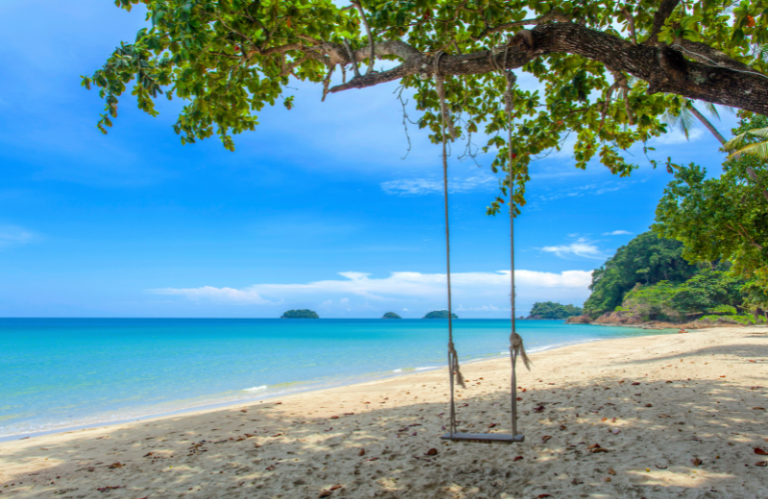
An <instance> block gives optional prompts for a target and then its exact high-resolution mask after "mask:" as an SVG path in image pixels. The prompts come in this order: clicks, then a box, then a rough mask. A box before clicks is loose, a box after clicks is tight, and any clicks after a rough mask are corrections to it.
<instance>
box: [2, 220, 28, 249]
mask: <svg viewBox="0 0 768 499" xmlns="http://www.w3.org/2000/svg"><path fill="white" fill-rule="evenodd" d="M35 239H36V236H35V234H34V233H32V232H31V231H28V230H26V229H23V228H21V227H16V226H14V225H0V248H4V247H7V246H12V245H16V244H27V243H30V242H32V241H34V240H35Z"/></svg>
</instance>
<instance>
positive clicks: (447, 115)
mask: <svg viewBox="0 0 768 499" xmlns="http://www.w3.org/2000/svg"><path fill="white" fill-rule="evenodd" d="M443 55H445V52H443V51H442V50H440V51H438V52H437V53H436V54H435V58H434V60H433V62H432V65H433V71H434V73H435V90H437V97H438V98H439V99H440V113H441V114H442V117H443V123H444V124H445V126H447V127H448V133H449V134H450V136H451V139H453V140H456V129H455V128H454V127H453V120H452V119H451V112H450V111H449V110H448V105H447V104H446V103H445V86H444V83H445V78H444V77H443V75H442V73H440V58H441V57H443Z"/></svg>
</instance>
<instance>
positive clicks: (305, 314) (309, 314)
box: [280, 309, 320, 319]
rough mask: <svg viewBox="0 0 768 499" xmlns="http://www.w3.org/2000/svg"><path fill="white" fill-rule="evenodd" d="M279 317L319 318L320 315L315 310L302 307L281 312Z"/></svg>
mask: <svg viewBox="0 0 768 499" xmlns="http://www.w3.org/2000/svg"><path fill="white" fill-rule="evenodd" d="M280 318H281V319H319V318H320V316H319V315H317V312H314V311H312V310H307V309H302V310H289V311H287V312H285V313H284V314H283V316H282V317H280Z"/></svg>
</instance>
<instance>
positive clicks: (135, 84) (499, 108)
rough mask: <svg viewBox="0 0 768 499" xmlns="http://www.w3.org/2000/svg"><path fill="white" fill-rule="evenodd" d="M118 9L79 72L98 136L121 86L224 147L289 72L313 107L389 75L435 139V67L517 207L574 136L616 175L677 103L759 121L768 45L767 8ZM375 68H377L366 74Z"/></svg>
mask: <svg viewBox="0 0 768 499" xmlns="http://www.w3.org/2000/svg"><path fill="white" fill-rule="evenodd" d="M115 3H116V4H117V5H118V6H120V7H122V8H124V9H127V10H130V9H131V8H132V7H133V6H135V5H137V4H143V5H144V7H145V8H146V12H147V24H148V25H147V27H146V28H144V29H141V30H140V31H139V32H138V33H137V35H136V38H135V40H134V41H132V42H129V43H125V42H123V43H120V45H119V46H118V47H117V48H116V50H115V51H114V53H113V54H112V55H111V56H110V57H109V58H108V59H107V61H106V64H105V65H104V66H103V67H102V68H101V69H99V70H97V71H96V72H95V73H94V74H93V75H92V76H88V77H83V85H84V86H86V87H88V88H90V87H91V85H95V86H96V87H98V89H99V93H100V95H101V97H102V98H103V99H104V101H105V105H106V106H105V112H104V114H102V116H101V119H100V121H99V123H98V127H99V128H100V129H101V130H102V131H103V132H105V133H106V129H107V128H108V127H111V126H112V124H113V123H112V120H113V119H114V118H116V117H117V113H118V102H119V99H120V98H121V96H122V95H123V94H124V93H125V92H126V91H128V90H130V92H131V94H132V95H134V96H135V98H136V100H137V102H138V106H139V108H140V109H142V110H144V111H146V112H148V113H150V114H151V115H153V116H154V115H156V114H157V110H156V106H155V101H156V99H158V98H160V96H161V95H163V94H164V95H165V96H166V97H167V98H169V99H171V98H173V97H178V98H181V99H183V100H184V102H185V106H184V108H183V110H182V111H181V113H180V115H179V117H178V121H177V122H176V124H175V125H174V129H175V131H176V133H178V134H179V135H181V141H182V143H191V142H196V141H197V140H201V139H205V138H208V137H210V136H212V135H214V134H217V135H218V136H219V137H220V139H221V140H222V142H223V143H224V146H225V147H226V148H228V149H230V150H233V149H234V141H233V139H232V136H233V135H236V134H239V133H242V132H245V131H249V130H254V128H255V127H256V125H257V124H258V113H259V112H260V111H261V110H262V109H263V108H264V106H266V105H275V104H276V103H278V102H280V101H282V103H283V104H284V105H285V107H286V108H288V109H290V108H291V107H292V106H293V105H294V103H293V97H292V95H290V90H289V89H290V87H289V85H290V82H291V79H292V78H294V79H297V80H302V81H308V82H313V83H317V84H318V86H319V87H321V88H322V90H320V89H319V90H318V98H320V97H321V96H322V98H323V99H324V98H325V97H326V95H327V94H328V93H336V92H341V91H344V90H347V89H352V88H365V87H369V86H373V85H377V84H381V83H386V82H389V81H400V83H401V85H402V86H403V87H404V88H405V89H407V91H408V93H410V94H412V95H413V99H414V100H415V103H416V107H417V109H418V110H419V111H420V113H421V114H420V116H419V117H418V126H419V127H421V128H428V129H430V130H431V131H432V135H431V138H432V140H434V141H439V140H441V136H440V116H441V113H440V112H439V108H440V106H439V99H438V95H437V92H436V89H435V78H434V77H435V76H436V74H438V73H439V74H440V75H445V76H446V77H447V79H446V82H445V88H446V95H447V100H448V108H449V111H450V116H447V118H448V120H449V122H450V125H451V126H449V128H453V127H454V126H455V130H456V136H457V137H459V138H461V139H464V140H467V144H468V147H469V150H470V151H473V150H476V149H475V148H473V147H472V135H473V134H478V133H481V132H482V133H483V134H484V135H485V136H486V138H485V139H484V140H486V141H487V142H486V143H484V144H481V146H482V147H483V148H484V149H485V150H491V151H495V152H496V153H497V156H496V159H495V160H494V161H493V163H492V165H491V167H492V169H493V170H494V171H498V170H503V169H508V168H509V166H510V165H508V164H507V163H508V159H507V158H508V157H511V158H512V161H513V162H514V170H515V175H514V182H515V183H516V184H517V185H516V186H517V189H516V192H515V196H516V197H515V199H514V201H515V204H516V205H518V206H520V205H523V204H524V202H525V200H524V186H525V183H526V182H527V181H528V180H529V175H528V165H529V163H530V162H531V161H532V160H533V159H535V158H536V157H538V155H540V154H542V153H545V152H546V151H548V150H551V149H553V148H560V147H561V145H562V144H563V142H564V140H565V139H566V138H567V137H569V136H571V137H574V138H575V142H574V146H573V153H574V157H575V159H576V166H577V167H579V168H585V167H586V165H587V163H588V162H589V161H591V160H593V159H596V158H599V160H600V161H601V162H602V163H603V164H604V165H606V166H607V167H608V168H610V169H611V171H612V172H614V173H618V174H622V175H625V174H628V173H629V172H630V171H631V170H632V168H633V166H632V165H630V164H629V163H627V162H626V161H625V159H624V157H623V156H622V151H623V150H625V149H627V148H628V147H629V146H631V145H632V144H634V143H637V142H645V141H647V140H648V139H650V138H651V137H654V136H657V135H659V134H661V133H664V132H665V130H666V125H665V123H664V122H663V120H660V117H662V116H663V115H664V113H667V112H671V113H672V115H677V114H679V110H680V108H681V106H685V105H687V102H688V100H687V99H701V100H705V101H707V102H714V103H719V104H724V105H729V106H735V107H739V108H742V109H746V110H748V111H751V112H761V113H764V114H768V80H767V79H766V78H765V77H764V76H763V75H762V74H761V73H762V72H765V70H766V60H765V58H764V57H763V55H762V53H761V52H759V51H756V50H754V47H755V46H756V45H763V44H765V43H766V42H767V41H768V0H752V1H750V2H747V1H742V2H737V1H735V0H722V1H717V2H715V1H711V0H698V1H696V0H626V1H625V0H622V1H617V0H601V1H597V0H586V1H578V2H577V1H545V0H355V1H353V2H352V5H350V6H346V7H341V6H339V5H337V4H336V3H334V2H333V1H331V0H116V1H115ZM531 26H532V28H530V29H526V28H527V27H531ZM382 59H383V60H386V61H387V62H385V65H386V67H384V68H382V67H377V68H376V69H374V64H375V62H376V60H382ZM366 61H367V64H368V67H367V68H358V64H365V62H366ZM389 61H391V62H389ZM380 64H381V63H379V65H380ZM337 69H341V72H342V74H343V75H345V76H342V77H341V81H339V76H338V72H337V73H335V74H336V76H334V72H335V71H336V70H337ZM512 69H517V70H518V72H520V71H522V72H525V73H528V74H529V75H531V76H532V77H533V78H535V79H536V80H538V81H539V82H540V84H541V87H542V90H541V91H538V90H536V91H532V90H524V89H521V88H519V87H517V86H515V85H514V83H515V78H514V77H513V76H512V75H511V74H509V75H507V76H505V75H504V74H503V73H504V71H506V70H512ZM345 73H346V74H345ZM332 84H334V85H333V86H331V85H332ZM505 95H506V99H505V98H504V96H505ZM507 106H508V107H507ZM507 109H508V110H509V114H507ZM508 127H512V128H513V130H512V137H511V141H509V140H508V139H507V137H506V133H505V130H506V129H507V128H508ZM510 147H511V148H512V151H509V148H510ZM508 152H511V155H510V156H508V155H507V153H508ZM499 202H500V201H499V200H497V201H495V202H494V203H493V204H492V206H491V208H490V211H491V212H495V211H496V210H498V208H499Z"/></svg>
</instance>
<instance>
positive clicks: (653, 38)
mask: <svg viewBox="0 0 768 499" xmlns="http://www.w3.org/2000/svg"><path fill="white" fill-rule="evenodd" d="M679 3H680V0H662V1H661V5H659V10H657V11H656V14H654V15H653V27H652V28H651V34H650V35H649V36H648V39H647V40H646V41H644V42H643V43H644V44H645V45H659V39H658V36H659V32H660V31H661V28H663V27H664V23H665V22H666V21H667V18H668V17H669V16H671V15H672V11H674V10H675V7H677V4H679Z"/></svg>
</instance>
